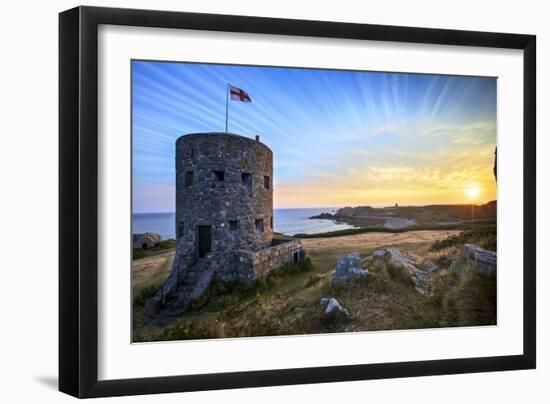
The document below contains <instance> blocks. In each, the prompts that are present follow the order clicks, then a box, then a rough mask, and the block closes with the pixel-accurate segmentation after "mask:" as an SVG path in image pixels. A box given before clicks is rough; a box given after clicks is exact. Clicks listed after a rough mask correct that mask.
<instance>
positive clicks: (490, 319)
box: [443, 269, 497, 326]
mask: <svg viewBox="0 0 550 404" xmlns="http://www.w3.org/2000/svg"><path fill="white" fill-rule="evenodd" d="M496 292H497V291H496V277H495V276H492V275H487V274H484V273H481V272H479V271H477V270H475V269H468V270H466V271H464V272H463V273H462V274H461V276H460V280H459V282H458V284H457V285H456V286H454V287H453V288H451V289H450V290H449V291H448V293H447V294H446V295H445V297H444V298H443V309H444V317H443V323H444V325H452V326H475V325H493V324H496V302H497V299H496Z"/></svg>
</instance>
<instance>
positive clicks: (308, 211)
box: [132, 208, 354, 240]
mask: <svg viewBox="0 0 550 404" xmlns="http://www.w3.org/2000/svg"><path fill="white" fill-rule="evenodd" d="M337 210H338V208H292V209H273V226H274V231H275V232H277V233H283V234H286V235H289V236H293V235H295V234H299V233H302V234H317V233H326V232H330V231H337V230H345V229H352V228H354V226H351V225H348V224H343V223H336V222H334V221H333V220H328V219H310V217H311V216H317V215H319V214H321V213H334V212H336V211H337ZM132 217H133V224H132V225H133V233H145V232H153V233H158V234H160V236H161V237H162V239H163V240H168V239H175V238H176V236H175V227H176V225H175V220H176V214H175V213H174V212H167V213H134V214H133V215H132Z"/></svg>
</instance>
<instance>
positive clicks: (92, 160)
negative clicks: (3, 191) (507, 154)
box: [59, 7, 536, 398]
mask: <svg viewBox="0 0 550 404" xmlns="http://www.w3.org/2000/svg"><path fill="white" fill-rule="evenodd" d="M100 24H113V25H126V26H140V27H159V28H180V29H194V30H207V31H227V32H242V33H259V34H277V35H291V36H308V37H320V38H344V39H358V40H371V41H373V40H374V41H392V42H405V43H425V44H439V45H449V46H453V45H463V46H476V47H487V48H510V49H520V50H523V61H524V64H523V67H524V76H523V86H524V87H523V142H524V156H523V169H524V174H523V181H524V189H523V204H524V205H523V219H524V228H523V251H524V262H523V354H521V355H513V356H496V357H482V358H468V359H445V360H428V361H416V362H400V363H380V364H363V365H350V366H332V367H314V368H297V369H296V368H295V369H281V370H262V371H251V372H236V373H218V374H203V375H201V374H193V375H182V376H170V377H150V378H139V379H123V380H107V381H99V380H98V376H97V371H98V336H97V335H98V323H97V318H98V278H97V275H98V269H97V265H98V138H97V130H98V122H97V119H98V104H97V103H98V87H97V86H98V65H97V62H98V54H97V52H98V26H99V25H100ZM535 121H536V37H535V36H534V35H519V34H505V33H491V32H473V31H459V30H444V29H426V28H410V27H397V26H383V25H368V24H351V23H340V22H324V21H308V20H289V19H279V18H260V17H245V16H229V15H213V14H197V13H184V12H167V11H150V10H131V9H113V8H96V7H77V8H74V9H71V10H68V11H64V12H62V13H60V15H59V156H60V157H59V218H60V219H59V234H60V236H59V390H61V391H62V392H65V393H67V394H70V395H73V396H75V397H81V398H84V397H104V396H121V395H134V394H150V393H168V392H183V391H196V390H211V389H227V388H242V387H260V386H275V385H291V384H301V383H324V382H337V381H351V380H364V379H382V378H396V377H411V376H427V375H442V374H459V373H470V372H489V371H501V370H514V369H534V368H535V366H536V287H535V286H536V258H535V257H536V223H535V219H536V216H535V215H536V202H535V196H536V169H535V166H536V163H535V147H536V139H535V135H536V133H535V131H536V128H535Z"/></svg>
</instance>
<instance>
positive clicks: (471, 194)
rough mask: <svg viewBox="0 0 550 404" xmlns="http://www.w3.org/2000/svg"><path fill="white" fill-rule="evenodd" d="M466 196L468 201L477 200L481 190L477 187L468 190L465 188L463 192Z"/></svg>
mask: <svg viewBox="0 0 550 404" xmlns="http://www.w3.org/2000/svg"><path fill="white" fill-rule="evenodd" d="M465 193H466V196H467V197H468V199H477V198H479V195H480V194H481V190H480V189H479V187H478V186H475V185H474V186H471V187H469V188H466V190H465Z"/></svg>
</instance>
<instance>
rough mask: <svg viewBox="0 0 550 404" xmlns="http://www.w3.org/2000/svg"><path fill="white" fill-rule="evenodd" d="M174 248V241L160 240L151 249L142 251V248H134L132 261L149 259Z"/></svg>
mask: <svg viewBox="0 0 550 404" xmlns="http://www.w3.org/2000/svg"><path fill="white" fill-rule="evenodd" d="M174 248H176V240H173V239H169V240H161V241H159V242H157V243H155V245H154V246H153V247H151V248H147V249H145V250H144V249H143V248H134V249H133V253H132V259H133V260H138V259H140V258H145V257H149V256H151V255H155V254H157V253H159V252H164V251H168V250H172V249H174Z"/></svg>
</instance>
